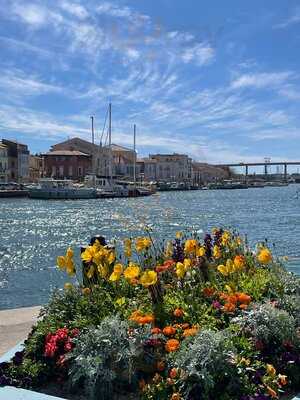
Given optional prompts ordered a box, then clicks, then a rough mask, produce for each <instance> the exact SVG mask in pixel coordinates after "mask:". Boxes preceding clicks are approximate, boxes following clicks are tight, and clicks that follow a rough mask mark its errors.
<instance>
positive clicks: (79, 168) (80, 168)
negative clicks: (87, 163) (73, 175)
mask: <svg viewBox="0 0 300 400" xmlns="http://www.w3.org/2000/svg"><path fill="white" fill-rule="evenodd" d="M78 176H82V167H78Z"/></svg>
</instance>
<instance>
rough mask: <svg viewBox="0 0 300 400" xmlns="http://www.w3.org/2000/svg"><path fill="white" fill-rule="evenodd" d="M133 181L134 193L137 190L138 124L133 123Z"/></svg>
mask: <svg viewBox="0 0 300 400" xmlns="http://www.w3.org/2000/svg"><path fill="white" fill-rule="evenodd" d="M133 152H134V154H133V183H134V193H135V191H136V124H134V125H133Z"/></svg>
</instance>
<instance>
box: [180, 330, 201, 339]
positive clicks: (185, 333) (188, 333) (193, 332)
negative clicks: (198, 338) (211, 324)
mask: <svg viewBox="0 0 300 400" xmlns="http://www.w3.org/2000/svg"><path fill="white" fill-rule="evenodd" d="M197 333H198V329H197V328H190V329H185V330H184V331H183V334H182V336H183V337H188V336H195V335H196V334H197Z"/></svg>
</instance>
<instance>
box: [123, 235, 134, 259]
mask: <svg viewBox="0 0 300 400" xmlns="http://www.w3.org/2000/svg"><path fill="white" fill-rule="evenodd" d="M131 244H132V243H131V239H128V238H127V239H124V254H125V257H127V258H130V257H131V255H132V250H131Z"/></svg>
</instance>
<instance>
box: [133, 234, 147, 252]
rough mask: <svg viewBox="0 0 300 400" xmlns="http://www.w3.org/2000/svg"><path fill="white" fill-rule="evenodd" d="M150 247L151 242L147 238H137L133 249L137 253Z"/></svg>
mask: <svg viewBox="0 0 300 400" xmlns="http://www.w3.org/2000/svg"><path fill="white" fill-rule="evenodd" d="M150 246H151V240H150V238H148V237H138V238H137V239H136V241H135V248H136V251H137V252H138V253H140V252H141V251H143V250H145V249H147V248H148V247H150Z"/></svg>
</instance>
